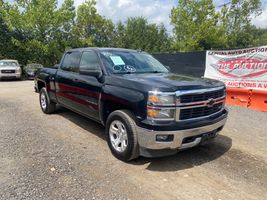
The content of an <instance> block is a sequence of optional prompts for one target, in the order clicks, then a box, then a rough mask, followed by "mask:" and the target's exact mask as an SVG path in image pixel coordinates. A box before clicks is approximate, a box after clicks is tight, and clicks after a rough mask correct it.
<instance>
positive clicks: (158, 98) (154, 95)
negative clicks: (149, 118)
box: [147, 92, 175, 106]
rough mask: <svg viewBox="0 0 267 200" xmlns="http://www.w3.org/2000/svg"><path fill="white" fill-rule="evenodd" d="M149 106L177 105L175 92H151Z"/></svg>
mask: <svg viewBox="0 0 267 200" xmlns="http://www.w3.org/2000/svg"><path fill="white" fill-rule="evenodd" d="M147 105H149V106H175V93H163V92H149V95H148V102H147Z"/></svg>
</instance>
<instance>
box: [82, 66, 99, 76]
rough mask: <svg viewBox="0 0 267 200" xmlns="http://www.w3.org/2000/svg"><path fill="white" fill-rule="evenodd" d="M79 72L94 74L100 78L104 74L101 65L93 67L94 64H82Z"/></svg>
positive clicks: (88, 74)
mask: <svg viewBox="0 0 267 200" xmlns="http://www.w3.org/2000/svg"><path fill="white" fill-rule="evenodd" d="M79 73H80V74H82V75H87V76H94V77H96V78H99V77H100V76H101V75H102V72H101V71H100V67H99V66H95V67H93V68H92V66H90V67H89V66H80V70H79Z"/></svg>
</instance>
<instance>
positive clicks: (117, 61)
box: [110, 56, 125, 65]
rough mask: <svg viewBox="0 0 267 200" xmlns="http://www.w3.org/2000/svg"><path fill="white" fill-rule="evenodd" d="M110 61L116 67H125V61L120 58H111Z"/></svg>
mask: <svg viewBox="0 0 267 200" xmlns="http://www.w3.org/2000/svg"><path fill="white" fill-rule="evenodd" d="M110 59H111V60H112V62H113V63H114V65H125V63H124V61H123V60H122V58H121V57H120V56H110Z"/></svg>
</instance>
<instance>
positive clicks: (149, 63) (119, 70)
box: [100, 50, 168, 74]
mask: <svg viewBox="0 0 267 200" xmlns="http://www.w3.org/2000/svg"><path fill="white" fill-rule="evenodd" d="M100 57H101V59H102V61H103V64H104V66H105V67H106V69H107V70H108V72H110V73H113V74H126V73H166V72H168V70H167V68H165V67H164V66H163V65H162V64H161V63H160V62H159V61H158V60H156V59H155V58H154V57H153V56H151V55H149V54H147V53H145V52H137V51H136V52H135V51H118V50H103V51H100Z"/></svg>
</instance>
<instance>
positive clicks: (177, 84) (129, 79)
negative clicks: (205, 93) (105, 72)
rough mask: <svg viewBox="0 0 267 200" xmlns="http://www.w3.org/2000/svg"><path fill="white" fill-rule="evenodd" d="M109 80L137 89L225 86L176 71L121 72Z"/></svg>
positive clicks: (165, 90) (185, 88)
mask: <svg viewBox="0 0 267 200" xmlns="http://www.w3.org/2000/svg"><path fill="white" fill-rule="evenodd" d="M111 77H112V78H111V79H110V80H109V81H107V82H108V83H109V82H110V84H115V85H118V86H120V87H127V88H131V89H136V90H142V91H144V90H148V91H151V90H159V91H163V92H175V91H177V90H194V89H207V88H214V87H220V86H224V83H222V82H220V81H217V80H212V79H206V78H194V77H190V76H183V75H178V74H174V73H147V74H120V75H112V76H111Z"/></svg>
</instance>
